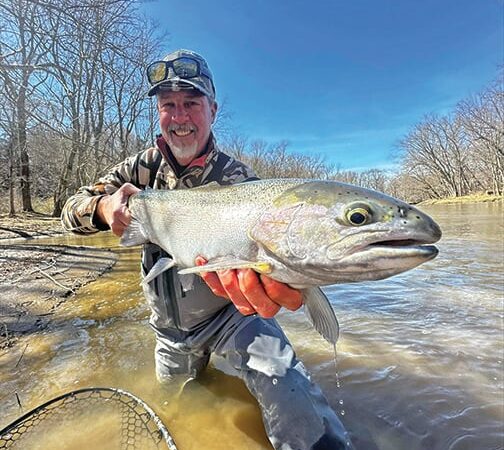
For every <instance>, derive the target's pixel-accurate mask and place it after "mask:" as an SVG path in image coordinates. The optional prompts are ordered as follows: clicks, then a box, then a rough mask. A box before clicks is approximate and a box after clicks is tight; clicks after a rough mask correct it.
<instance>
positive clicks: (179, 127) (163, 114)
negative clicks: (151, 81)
mask: <svg viewBox="0 0 504 450" xmlns="http://www.w3.org/2000/svg"><path fill="white" fill-rule="evenodd" d="M157 107H158V112H159V126H160V128H161V134H162V135H163V137H164V139H165V141H166V142H167V143H168V145H169V146H170V149H171V151H172V153H173V156H174V157H175V159H176V160H177V162H178V163H179V164H180V165H181V166H187V165H188V164H189V163H190V162H191V161H192V160H193V159H195V158H196V157H197V156H198V155H199V154H200V153H201V152H202V150H203V149H204V148H205V146H206V144H207V142H208V138H209V136H210V129H211V126H212V122H213V120H214V118H215V114H216V112H217V104H216V103H215V102H212V101H211V100H209V98H208V97H206V96H205V95H202V94H200V93H199V92H198V91H195V90H183V91H178V92H172V91H160V92H159V93H158V95H157Z"/></svg>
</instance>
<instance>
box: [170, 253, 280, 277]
mask: <svg viewBox="0 0 504 450" xmlns="http://www.w3.org/2000/svg"><path fill="white" fill-rule="evenodd" d="M227 269H253V270H255V271H256V272H259V273H265V274H267V273H270V272H271V270H272V267H271V264H270V263H268V262H264V261H245V260H243V259H237V258H232V257H222V258H218V259H215V260H211V261H209V262H208V264H205V265H204V266H195V267H188V268H187V269H182V270H179V275H185V274H188V273H201V272H216V271H218V270H227Z"/></svg>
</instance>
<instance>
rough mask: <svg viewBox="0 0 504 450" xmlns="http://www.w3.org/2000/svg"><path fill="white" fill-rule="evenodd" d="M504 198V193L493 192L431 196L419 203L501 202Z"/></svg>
mask: <svg viewBox="0 0 504 450" xmlns="http://www.w3.org/2000/svg"><path fill="white" fill-rule="evenodd" d="M503 199H504V196H502V195H493V194H470V195H463V196H461V197H446V198H431V199H429V200H423V201H421V202H420V203H417V204H418V205H421V206H423V205H448V204H458V203H485V202H501V201H502V200H503Z"/></svg>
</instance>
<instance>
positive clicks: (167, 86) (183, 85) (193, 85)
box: [147, 79, 214, 99]
mask: <svg viewBox="0 0 504 450" xmlns="http://www.w3.org/2000/svg"><path fill="white" fill-rule="evenodd" d="M184 89H196V90H198V91H199V92H201V93H202V94H204V95H206V96H207V97H210V98H212V99H213V98H214V94H213V93H212V92H210V91H209V90H208V89H206V88H205V87H204V86H202V85H201V83H197V82H194V81H191V80H186V79H183V80H182V79H179V80H170V81H167V80H163V81H161V82H159V83H157V84H155V85H154V86H151V87H150V89H149V90H148V91H147V96H148V97H152V96H154V95H156V94H157V93H158V92H159V90H163V91H164V90H166V91H173V92H177V91H180V90H184Z"/></svg>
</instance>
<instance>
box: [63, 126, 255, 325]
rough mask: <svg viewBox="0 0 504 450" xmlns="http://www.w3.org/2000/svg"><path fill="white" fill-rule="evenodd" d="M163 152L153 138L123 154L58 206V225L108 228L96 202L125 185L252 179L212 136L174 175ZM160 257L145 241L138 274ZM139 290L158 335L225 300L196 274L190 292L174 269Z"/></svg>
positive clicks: (198, 320)
mask: <svg viewBox="0 0 504 450" xmlns="http://www.w3.org/2000/svg"><path fill="white" fill-rule="evenodd" d="M168 151H169V149H168V147H167V145H166V143H165V141H164V139H163V138H158V140H157V145H156V146H155V147H152V148H149V149H147V150H145V151H143V152H140V153H138V154H137V155H135V156H132V157H130V158H127V159H126V160H125V161H123V162H122V163H120V164H118V165H117V166H115V167H114V168H113V169H112V170H111V171H110V172H109V173H108V174H107V175H105V176H104V177H102V178H100V179H99V180H98V182H97V183H96V184H94V185H92V186H84V187H82V188H80V189H79V190H78V191H77V193H76V194H75V195H73V196H72V197H70V198H69V199H68V200H67V202H66V204H65V206H64V208H63V212H62V217H61V220H62V224H63V227H64V228H65V229H66V230H68V231H72V232H74V233H79V234H88V233H95V232H97V231H100V230H105V229H108V227H103V226H100V225H99V224H96V223H95V221H94V215H95V211H96V205H97V203H98V201H99V199H100V197H101V196H103V195H105V194H112V193H114V192H115V191H116V190H117V189H119V187H120V186H121V185H123V184H124V183H131V184H133V185H135V186H137V187H139V188H140V189H145V188H147V187H151V188H153V189H187V188H191V187H194V186H201V185H204V184H207V183H210V182H212V181H216V182H218V183H219V184H222V185H227V184H233V183H239V182H243V181H250V180H255V179H257V177H256V176H255V174H254V172H253V171H252V170H251V169H250V168H248V167H247V166H245V165H244V164H243V163H241V162H239V161H237V160H235V159H233V158H231V157H230V156H228V155H226V154H224V153H222V152H220V151H219V150H218V148H217V147H216V145H215V139H214V137H213V136H210V140H209V144H208V147H207V151H206V152H205V154H204V155H202V156H200V157H199V158H197V159H195V160H194V161H192V163H191V164H190V165H189V166H188V167H186V168H185V169H184V170H183V171H182V173H181V174H179V175H177V173H176V171H175V168H174V167H173V165H172V164H171V163H170V159H169V157H168V153H167V152H168ZM163 256H167V255H166V253H165V252H164V251H163V250H162V249H161V248H159V247H158V246H156V245H154V244H146V245H144V247H143V252H142V275H143V276H145V275H146V274H147V273H148V272H149V270H150V269H151V268H152V266H153V265H154V264H155V263H156V261H157V260H158V259H159V258H160V257H163ZM144 292H145V295H146V298H147V301H148V303H149V305H150V307H151V309H152V315H151V324H152V325H153V327H154V328H155V330H157V331H158V332H159V333H161V334H163V330H164V329H172V328H177V329H182V330H192V329H194V328H196V327H198V326H200V325H201V324H202V323H203V322H204V321H206V320H208V319H210V318H211V317H212V316H213V315H214V314H216V313H217V312H218V311H219V310H220V309H222V308H223V307H224V306H226V305H228V304H229V302H228V301H227V300H225V299H223V298H220V297H216V296H214V295H213V294H212V292H211V291H210V289H208V287H207V286H206V284H205V283H204V282H203V281H201V279H199V277H197V280H196V281H195V284H194V287H193V289H192V291H189V292H185V291H183V289H182V287H181V284H180V281H179V279H178V275H177V271H176V269H172V270H168V271H166V272H164V273H163V274H162V275H161V276H159V277H157V278H156V279H154V280H153V281H152V282H151V283H150V284H149V286H148V287H145V288H144Z"/></svg>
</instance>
